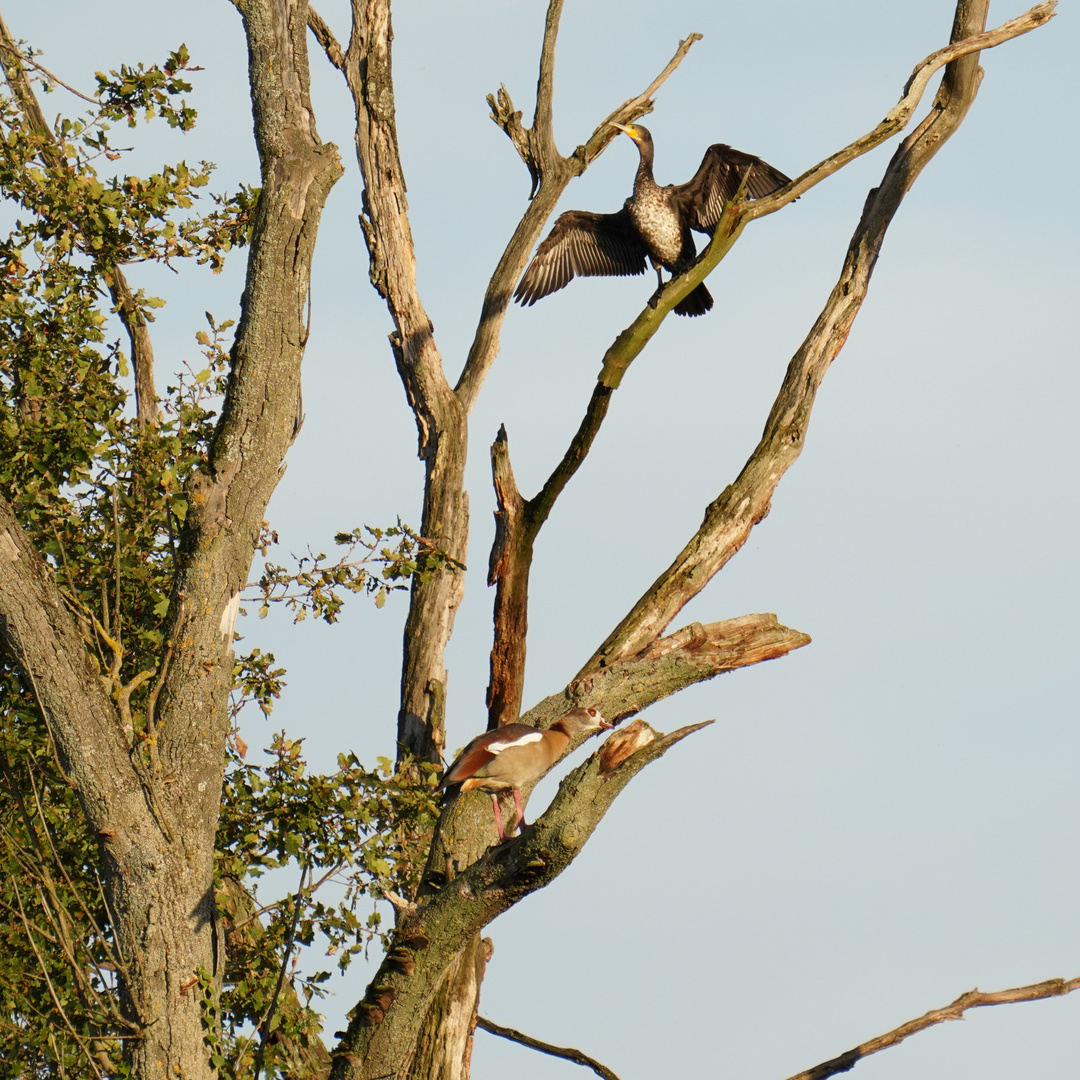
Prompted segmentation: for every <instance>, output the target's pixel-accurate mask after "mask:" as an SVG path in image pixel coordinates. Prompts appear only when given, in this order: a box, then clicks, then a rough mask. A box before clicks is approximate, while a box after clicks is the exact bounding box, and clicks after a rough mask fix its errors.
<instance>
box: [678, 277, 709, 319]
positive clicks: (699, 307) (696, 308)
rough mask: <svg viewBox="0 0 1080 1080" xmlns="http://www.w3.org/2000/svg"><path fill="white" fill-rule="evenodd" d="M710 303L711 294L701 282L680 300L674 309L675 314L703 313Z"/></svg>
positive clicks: (707, 309)
mask: <svg viewBox="0 0 1080 1080" xmlns="http://www.w3.org/2000/svg"><path fill="white" fill-rule="evenodd" d="M712 305H713V299H712V295H711V294H710V292H709V290H708V289H706V288H705V283H704V282H702V283H701V284H700V285H699V286H698V287H697V288H696V289H695V290H694V291H693V292H692V293H691V294H690V295H689V296H687V297H684V298H683V299H682V300H680V301H679V302H678V303H677V304H676V305H675V309H674V310H675V314H676V315H704V314H705V312H706V311H709V310H710V309H711V308H712Z"/></svg>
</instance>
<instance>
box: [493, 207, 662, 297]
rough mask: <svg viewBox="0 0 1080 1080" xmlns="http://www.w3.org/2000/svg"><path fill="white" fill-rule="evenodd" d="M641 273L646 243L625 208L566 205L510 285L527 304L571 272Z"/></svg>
mask: <svg viewBox="0 0 1080 1080" xmlns="http://www.w3.org/2000/svg"><path fill="white" fill-rule="evenodd" d="M644 272H645V245H644V243H642V240H641V237H640V236H638V233H637V230H636V229H635V228H634V226H633V223H632V222H631V221H630V214H629V212H628V211H627V210H626V209H625V207H624V208H623V209H622V210H620V211H619V212H618V213H617V214H593V213H590V212H589V211H588V210H567V211H566V213H565V214H562V215H560V217H559V220H558V221H556V222H555V227H554V228H553V229H552V230H551V232H550V233H548V235H547V238H546V239H545V240H544V242H543V243H542V244H541V245H540V247H538V248H537V249H536V254H535V255H534V256H533V261H532V262H531V263H529V268H528V269H527V270H526V271H525V273H524V274H523V275H522V278H521V281H520V282H518V287H517V288H516V289H515V290H514V299H515V300H516V301H517V302H518V303H519V304H524V305H525V306H526V307H528V306H529V305H531V304H535V303H536V301H537V300H539V299H540V298H541V297H544V296H547V295H548V294H549V293H553V292H555V291H556V290H557V289H561V288H563V287H564V286H565V285H568V284H569V282H570V279H571V278H574V277H625V276H626V275H629V274H643V273H644Z"/></svg>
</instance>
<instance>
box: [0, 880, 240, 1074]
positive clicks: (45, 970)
mask: <svg viewBox="0 0 1080 1080" xmlns="http://www.w3.org/2000/svg"><path fill="white" fill-rule="evenodd" d="M10 880H11V884H12V885H13V886H14V888H15V899H16V900H17V901H18V904H19V913H20V915H21V916H22V923H23V927H24V929H25V930H26V940H27V942H28V943H29V945H30V948H31V949H32V950H33V953H34V956H35V957H37V962H38V966H39V967H40V968H41V974H42V975H43V976H44V978H45V985H46V986H47V987H48V988H49V997H51V998H52V1002H53V1005H54V1006H55V1007H56V1011H57V1013H58V1014H59V1015H60V1018H61V1019H62V1020H63V1021H64V1025H65V1026H66V1027H67V1029H68V1032H69V1034H70V1035H71V1037H72V1038H73V1039H74V1040H75V1045H76V1046H78V1048H79V1049H80V1050H81V1051H82V1052H83V1054H84V1055H85V1056H86V1060H87V1061H89V1062H90V1067H91V1068H92V1069H93V1070H94V1072H95V1073H97V1075H98V1080H105V1075H104V1074H103V1073H102V1071H101V1069H99V1068H98V1065H97V1062H96V1061H95V1060H94V1058H93V1056H92V1055H91V1054H90V1051H89V1050H87V1048H86V1047H85V1046H83V1040H82V1039H81V1038H80V1037H79V1033H78V1032H77V1031H76V1030H75V1028H74V1026H73V1025H72V1023H71V1020H70V1019H69V1017H68V1014H67V1012H66V1011H65V1009H64V1006H63V1005H62V1004H61V1002H60V998H59V997H58V996H57V993H56V989H55V988H54V987H53V983H52V979H51V978H50V977H49V969H48V967H47V966H46V964H45V960H44V958H43V957H42V955H41V953H40V951H39V950H38V947H37V943H36V942H35V941H34V934H33V932H32V930H31V929H30V921H29V919H28V918H27V916H26V910H25V909H24V907H23V902H22V892H21V891H20V889H19V883H18V881H17V880H16V879H15V878H11V879H10ZM256 1080H258V1078H257V1077H256Z"/></svg>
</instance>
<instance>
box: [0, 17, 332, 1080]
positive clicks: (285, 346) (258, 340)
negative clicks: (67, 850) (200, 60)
mask: <svg viewBox="0 0 1080 1080" xmlns="http://www.w3.org/2000/svg"><path fill="white" fill-rule="evenodd" d="M237 7H238V9H239V10H240V13H241V15H242V16H243V20H244V27H245V31H246V34H247V39H248V47H249V58H250V65H249V72H250V79H251V88H252V99H253V104H254V112H255V127H256V139H257V142H258V146H259V151H260V159H261V163H262V182H263V193H262V198H261V200H260V203H259V209H258V214H257V217H256V222H255V227H254V233H253V238H252V247H251V253H250V259H249V264H248V275H247V284H246V288H245V291H244V297H243V302H242V315H241V319H240V324H239V327H238V329H237V335H236V344H235V347H234V351H233V371H232V375H231V378H230V383H229V389H228V394H227V398H226V402H225V406H224V409H223V415H222V419H221V422H220V424H219V427H218V430H217V434H216V438H215V442H214V445H213V448H212V450H211V453H210V457H209V461H208V462H207V464H206V467H205V469H204V470H203V472H202V474H201V475H200V476H199V478H198V479H197V480H196V481H195V482H194V483H193V484H192V485H191V490H190V492H189V495H190V497H191V501H192V506H193V513H192V515H190V517H189V521H188V528H187V531H186V533H185V535H184V537H183V542H182V549H181V554H180V560H179V568H178V572H177V576H176V580H175V585H174V591H173V594H172V598H171V604H170V611H169V616H170V619H169V625H168V628H167V634H166V637H167V642H168V644H167V647H166V650H165V653H164V656H163V658H162V662H161V668H162V679H163V682H162V693H161V695H160V697H159V700H158V707H157V722H156V725H155V728H154V730H153V732H148V734H149V735H151V736H152V737H151V738H148V739H147V740H145V744H144V745H140V746H137V747H133V746H132V745H131V744H130V734H129V733H128V732H126V731H125V730H124V727H123V725H122V723H121V719H120V716H119V713H118V710H117V706H116V705H115V704H114V702H113V701H112V700H111V699H110V697H109V695H108V693H107V692H106V690H105V687H104V685H103V683H102V680H101V679H100V678H99V677H98V675H97V673H96V672H95V670H94V668H93V666H92V665H91V662H90V658H89V655H88V653H87V649H86V646H85V644H84V642H83V640H82V638H81V636H80V633H79V630H78V628H77V626H76V625H75V623H74V621H73V619H72V618H71V616H70V615H69V613H68V611H67V609H66V607H65V605H64V602H63V599H62V597H61V595H60V593H59V591H58V590H57V588H56V586H55V583H54V581H53V577H52V574H51V572H50V569H49V567H48V566H47V565H46V564H45V562H44V561H43V560H42V559H41V558H40V557H39V556H38V555H37V553H36V552H35V551H34V550H33V549H32V548H31V546H30V544H29V542H28V538H27V536H26V534H25V533H24V532H23V531H22V529H21V527H20V526H19V524H18V521H17V520H16V518H15V515H14V514H13V513H12V511H11V509H10V507H8V506H7V505H6V504H5V503H3V502H0V634H2V636H3V643H4V645H5V646H6V647H7V648H8V649H9V650H10V652H11V654H12V655H13V656H14V657H15V659H16V661H17V663H18V664H19V666H20V668H21V670H22V671H23V673H24V675H25V677H26V679H27V681H28V683H29V684H30V686H31V688H32V690H33V692H34V695H35V697H36V699H37V702H38V705H39V707H40V709H41V711H42V714H43V715H44V717H45V718H46V720H47V722H48V724H49V729H50V732H51V733H52V736H53V739H54V741H55V743H56V747H57V752H58V755H59V760H60V762H61V764H62V767H63V768H64V770H65V772H66V774H67V776H68V777H69V778H70V780H71V782H72V783H73V784H74V785H75V786H76V787H77V789H78V792H79V797H80V799H81V801H82V805H83V808H84V812H85V814H86V818H87V821H88V823H89V825H90V827H91V828H92V829H93V831H94V833H95V834H96V835H97V837H98V840H99V844H100V848H101V863H102V869H103V877H104V881H105V886H106V895H107V898H108V902H109V909H110V913H111V917H112V922H113V927H114V933H115V937H116V947H117V952H118V954H119V956H120V957H121V958H122V970H121V972H120V977H121V987H122V994H123V1005H124V1010H125V1013H126V1015H127V1018H128V1019H129V1020H131V1021H132V1022H134V1023H135V1024H136V1025H138V1027H139V1028H140V1029H141V1035H140V1037H139V1038H136V1039H127V1040H125V1050H126V1053H127V1055H128V1061H129V1064H130V1068H131V1075H132V1076H133V1077H136V1078H142V1077H149V1076H154V1077H158V1076H161V1075H165V1074H167V1075H170V1076H185V1077H188V1078H199V1077H207V1078H209V1077H212V1076H213V1075H214V1074H215V1070H214V1069H213V1068H212V1066H211V1065H210V1061H209V1052H208V1049H207V1046H206V1044H205V1042H204V1035H205V1028H204V1024H203V1020H204V1016H203V1010H202V1005H201V994H200V992H199V989H200V988H199V981H200V977H203V976H205V978H207V979H208V980H209V982H210V985H211V986H212V987H213V989H214V990H215V991H216V989H217V987H218V986H219V985H220V979H221V972H222V968H223V963H224V952H223V943H222V941H221V940H220V937H219V934H218V930H217V919H216V912H215V904H214V896H213V860H214V838H215V832H216V826H217V817H218V810H219V805H220V794H221V775H222V767H221V766H222V761H223V758H224V751H225V736H226V732H227V728H228V710H227V698H228V692H229V689H230V686H231V683H232V663H233V654H232V640H233V636H232V630H233V620H234V619H235V616H236V609H237V602H238V598H239V590H240V589H241V588H242V586H243V585H244V583H245V582H246V580H247V575H248V570H249V568H250V565H251V559H252V556H253V552H254V547H255V541H256V538H257V537H258V535H259V532H260V527H261V523H262V520H263V516H264V511H265V508H266V504H267V502H268V500H269V498H270V494H271V493H272V491H273V490H274V487H275V486H276V484H277V481H278V479H279V477H280V474H281V462H282V460H283V458H284V455H285V451H286V449H287V448H288V446H289V444H290V443H291V441H292V438H293V434H294V431H295V426H296V420H297V408H298V400H299V370H300V360H301V357H302V355H303V347H304V343H305V340H306V328H305V321H304V309H305V303H306V300H307V292H308V286H309V280H310V269H311V256H312V252H313V250H314V244H315V233H316V230H317V228H318V223H319V217H320V214H321V211H322V206H323V203H324V201H325V199H326V196H327V194H328V192H329V190H330V187H331V185H332V184H333V182H334V180H335V179H336V178H337V176H338V175H339V174H340V172H341V167H340V164H339V161H338V157H337V152H336V150H335V149H334V147H332V146H323V145H322V144H321V143H320V142H319V139H318V136H317V134H316V132H315V128H314V121H313V116H312V113H311V107H310V101H309V99H308V73H307V53H306V20H307V10H306V4H305V3H303V2H302V0H238V2H237ZM144 753H145V756H144Z"/></svg>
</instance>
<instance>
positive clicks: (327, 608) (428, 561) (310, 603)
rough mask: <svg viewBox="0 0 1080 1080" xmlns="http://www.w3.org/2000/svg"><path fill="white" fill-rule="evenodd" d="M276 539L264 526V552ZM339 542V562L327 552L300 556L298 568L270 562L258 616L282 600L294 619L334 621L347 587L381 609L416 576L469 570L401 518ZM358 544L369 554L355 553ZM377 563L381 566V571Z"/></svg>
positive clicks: (261, 583) (336, 540)
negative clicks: (342, 552) (370, 598)
mask: <svg viewBox="0 0 1080 1080" xmlns="http://www.w3.org/2000/svg"><path fill="white" fill-rule="evenodd" d="M383 540H396V541H397V543H396V544H394V545H393V546H391V545H388V544H382V541H383ZM276 543H277V533H275V532H272V531H270V530H269V529H266V530H264V534H263V539H262V550H263V554H264V555H265V553H266V550H267V548H268V546H269V545H270V544H276ZM334 543H335V544H337V545H339V546H341V547H345V548H347V551H346V553H345V555H343V556H342V557H341V558H340V559H338V561H337V562H335V563H331V564H327V563H326V555H324V554H319V555H314V554H311V553H310V552H309V554H307V555H305V556H304V557H303V558H300V559H297V560H296V563H297V568H296V569H295V570H293V571H289V570H288V569H286V568H285V567H284V566H278V565H276V564H275V563H270V562H267V563H265V564H264V565H263V572H262V575H261V576H260V578H259V580H258V582H257V583H256V586H255V587H256V588H257V589H258V590H259V593H260V594H261V596H262V603H261V605H260V607H259V617H260V618H265V617H266V615H267V613H268V612H269V610H270V605H271V604H274V603H283V604H285V605H286V607H288V608H289V610H290V611H292V612H293V621H294V622H300V621H302V620H303V619H306V618H307V615H308V613H309V612H310V613H311V614H312V615H315V616H316V617H317V618H320V619H322V620H323V621H324V622H327V623H335V622H337V620H338V616H339V614H340V612H341V607H342V604H343V603H344V596H343V595H342V593H343V592H350V593H367V594H368V595H370V596H373V597H374V599H375V606H376V607H380V608H381V607H382V606H383V604H385V603H386V597H387V594H388V593H390V592H393V591H396V590H399V589H405V588H408V585H407V582H408V581H409V580H410V579H411V578H414V577H415V578H417V579H419V580H420V581H427V580H429V579H430V578H432V577H433V576H435V575H437V574H443V573H456V572H457V571H459V570H464V569H465V567H464V566H463V565H462V564H461V563H460V562H458V561H457V560H456V559H453V558H451V557H450V555H448V554H447V553H446V552H445V551H443V550H441V549H439V548H438V547H436V546H435V545H434V544H432V543H431V542H430V541H428V540H425V539H424V538H423V537H422V536H418V535H417V534H416V533H415V532H413V531H412V529H410V528H409V527H408V526H407V525H403V524H402V523H401V522H400V521H399V522H398V523H397V525H396V526H394V527H391V528H388V529H376V528H373V527H372V526H370V525H365V526H363V528H358V529H353V531H352V532H348V533H343V532H341V533H337V534H336V535H335V536H334ZM380 545H381V546H380ZM357 549H360V550H361V551H363V552H365V554H363V555H361V556H360V557H358V558H354V557H353V555H354V553H355V552H356V551H357ZM373 567H381V568H382V569H381V572H376V571H375V570H373V569H372V568H373Z"/></svg>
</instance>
